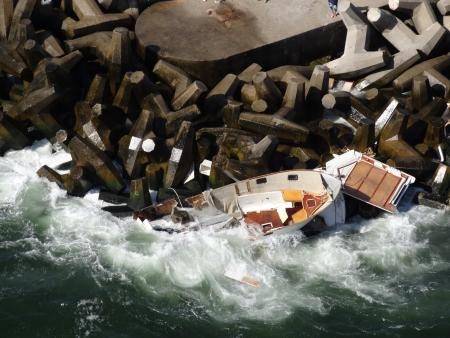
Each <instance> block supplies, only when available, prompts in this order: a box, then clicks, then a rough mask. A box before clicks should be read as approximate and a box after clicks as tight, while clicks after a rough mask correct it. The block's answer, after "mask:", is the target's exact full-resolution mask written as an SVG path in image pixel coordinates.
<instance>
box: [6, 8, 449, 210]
mask: <svg viewBox="0 0 450 338" xmlns="http://www.w3.org/2000/svg"><path fill="white" fill-rule="evenodd" d="M14 4H15V6H14ZM142 5H143V4H142V3H141V2H139V1H126V0H123V1H113V2H111V1H98V3H97V2H96V1H95V0H77V1H36V0H19V1H13V0H0V8H1V10H0V83H1V86H0V152H1V153H4V152H6V151H8V150H18V149H22V148H24V147H26V146H28V145H30V144H31V143H32V142H33V141H34V140H37V139H41V138H47V139H48V140H49V141H50V142H52V143H53V144H55V146H57V147H59V148H61V147H62V148H64V149H66V150H67V151H68V152H70V154H71V156H72V161H71V163H70V164H69V165H70V171H69V172H68V173H64V174H63V173H61V172H59V171H58V170H57V169H55V168H50V167H47V166H44V167H42V168H41V169H39V171H38V174H39V175H40V176H41V177H45V178H47V179H48V180H50V181H52V182H55V183H56V184H58V185H59V186H60V187H61V188H63V189H65V190H67V192H68V193H69V194H71V195H75V196H84V195H85V194H86V193H87V192H89V191H90V190H91V189H93V188H96V187H97V188H100V189H101V193H100V195H99V198H101V199H103V200H105V201H108V202H110V203H113V204H123V203H126V204H127V206H126V207H121V208H119V209H114V208H113V209H108V210H110V211H113V212H115V213H116V214H120V215H123V214H133V213H134V215H135V216H136V215H139V214H140V213H143V212H145V213H147V214H151V215H152V216H154V217H157V216H158V215H159V214H160V213H164V212H166V211H167V210H161V208H169V209H170V208H173V206H174V205H176V204H180V203H178V202H181V204H183V200H184V199H186V198H188V197H191V196H193V195H196V194H198V193H200V192H202V191H203V190H205V189H207V188H210V187H213V188H216V187H220V186H223V185H226V184H229V183H233V182H235V181H237V180H242V179H246V178H250V177H254V176H258V175H261V174H267V173H270V172H277V171H281V170H289V169H314V168H318V167H322V166H324V164H325V163H326V162H327V161H328V160H329V159H332V158H333V155H334V154H341V153H344V152H345V151H347V150H349V149H356V150H358V151H361V152H365V153H370V154H373V156H376V157H377V158H378V159H380V160H382V161H384V162H386V163H388V164H389V165H392V166H394V167H397V168H399V169H401V170H404V171H406V172H408V173H410V174H412V175H414V176H415V177H416V178H417V179H418V181H419V182H420V183H421V185H422V186H425V187H428V191H427V192H426V193H424V194H422V195H421V196H420V198H419V201H420V202H421V203H423V204H427V205H432V206H444V205H446V204H447V205H448V203H449V197H450V196H449V190H448V185H449V184H448V182H449V178H450V171H449V170H448V165H449V164H450V111H449V109H450V108H449V106H450V80H449V76H450V43H449V40H448V38H449V37H448V36H449V32H448V29H449V17H450V16H449V15H450V5H449V1H448V0H440V1H439V2H437V3H436V2H429V1H399V0H396V1H390V2H389V8H380V9H379V8H368V9H367V10H361V9H359V8H357V7H355V6H354V5H353V4H352V3H351V2H349V1H346V0H342V1H340V6H339V10H340V16H341V17H342V20H343V23H344V24H345V26H346V27H347V31H348V33H347V36H346V43H345V49H344V51H343V52H342V54H341V56H340V57H339V58H337V59H335V60H332V61H329V62H328V63H325V64H316V65H314V66H313V65H283V66H280V67H278V68H274V69H263V68H262V67H261V66H260V65H258V64H256V63H253V64H250V65H249V66H248V67H247V68H246V69H243V70H242V72H241V73H239V74H227V75H226V76H225V77H224V78H223V79H222V80H221V81H219V82H218V83H217V84H216V85H215V86H213V87H212V88H208V87H207V86H206V85H205V84H204V83H202V82H201V81H199V80H197V79H195V78H193V77H192V76H191V75H190V74H188V73H187V72H186V71H184V70H183V69H182V68H180V67H178V66H175V65H174V64H171V63H170V62H168V61H166V60H156V61H155V63H154V64H145V63H144V62H143V61H142V60H141V59H140V58H139V57H138V55H137V53H136V49H137V46H136V42H135V37H134V32H133V25H134V20H135V19H136V17H137V15H138V14H139V11H140V10H142ZM155 34H157V32H155ZM373 41H376V42H377V43H378V45H379V44H380V42H381V44H382V47H381V48H379V49H374V48H373V45H374V43H373ZM150 192H153V193H152V194H151V193H150ZM164 201H168V202H166V203H165V204H164V203H163V204H162V205H161V204H159V206H158V207H155V204H158V203H161V202H164ZM174 201H175V202H174Z"/></svg>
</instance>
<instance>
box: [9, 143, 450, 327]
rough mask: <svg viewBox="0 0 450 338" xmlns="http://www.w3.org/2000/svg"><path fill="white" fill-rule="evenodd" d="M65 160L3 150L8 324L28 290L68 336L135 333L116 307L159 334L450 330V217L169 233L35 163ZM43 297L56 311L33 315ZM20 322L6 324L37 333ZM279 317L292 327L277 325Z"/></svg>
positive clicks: (428, 213) (47, 153)
mask: <svg viewBox="0 0 450 338" xmlns="http://www.w3.org/2000/svg"><path fill="white" fill-rule="evenodd" d="M62 156H64V154H63V153H62V152H56V153H52V148H51V145H50V144H49V143H47V142H37V143H35V144H34V145H33V146H32V147H31V148H27V149H25V150H21V151H13V152H9V153H7V154H6V155H5V156H4V157H1V158H0V259H1V262H0V266H2V265H3V268H0V269H1V270H0V271H1V275H0V314H2V317H3V319H2V320H0V327H2V328H3V327H6V326H7V321H8V320H9V321H12V322H15V323H20V322H21V321H22V319H21V318H20V313H22V315H23V316H24V317H23V320H31V321H32V320H33V319H32V318H31V319H30V318H29V317H27V316H28V315H29V314H28V313H27V311H24V310H23V309H22V310H20V311H19V309H21V307H24V306H25V303H24V304H22V305H20V304H19V305H18V309H14V304H15V301H18V300H19V299H20V297H24V298H25V299H27V297H31V298H30V299H28V300H27V301H29V304H28V305H27V306H28V309H29V310H28V311H29V312H30V313H37V314H40V315H43V314H45V311H49V313H48V315H49V316H55V318H56V320H55V322H57V321H58V320H57V318H58V316H61V317H64V318H66V316H67V318H69V317H71V316H72V318H70V319H67V318H66V319H62V318H61V319H60V320H61V321H62V322H64V323H67V324H65V325H66V326H67V327H66V328H64V327H58V324H57V323H55V324H54V325H55V328H54V330H55V331H54V332H56V333H59V334H61V335H65V334H64V332H66V331H64V330H65V329H67V330H68V331H67V332H68V335H69V336H70V335H77V336H86V335H91V334H97V335H99V334H100V335H105V336H114V334H112V333H113V332H115V333H116V334H117V335H118V333H120V332H121V333H122V334H124V335H125V336H126V335H128V334H129V335H130V336H133V333H132V332H133V331H130V330H128V331H127V332H123V331H121V330H123V329H124V328H125V327H127V324H125V323H122V324H120V321H117V326H118V327H116V319H115V318H117V316H118V314H117V313H121V315H123V316H124V318H128V319H127V321H128V322H130V323H135V325H136V326H137V327H135V328H134V330H137V331H134V332H135V333H136V335H140V334H144V333H145V332H147V331H145V330H146V329H145V327H148V328H150V327H152V330H153V331H151V332H155V328H158V329H157V332H159V334H156V336H170V335H176V333H180V332H184V331H185V330H188V329H187V328H186V327H185V326H186V325H190V327H191V330H192V331H190V332H196V334H197V336H206V335H208V334H211V332H215V331H214V330H222V331H221V332H222V333H223V334H222V336H225V335H230V336H235V335H238V334H240V333H242V332H252V329H255V330H256V331H255V332H259V333H258V334H256V335H258V336H264V335H265V333H264V331H261V328H258V327H259V325H260V324H261V325H262V324H263V323H264V324H267V325H270V327H272V331H271V333H272V334H273V333H274V332H276V333H279V334H281V335H283V334H284V335H285V336H288V335H293V334H294V333H299V332H303V333H305V335H315V336H317V335H320V334H326V332H329V331H328V330H333V329H334V330H335V331H336V332H337V334H344V333H345V332H347V333H349V332H353V333H363V332H366V330H367V331H368V332H373V333H381V334H387V333H388V332H391V331H389V330H393V331H394V332H397V331H398V332H403V331H402V330H406V331H404V332H412V333H413V334H414V332H416V333H417V332H421V331H422V330H433V329H437V330H441V329H442V328H443V327H444V326H445V327H446V329H448V322H449V320H448V318H449V316H448V311H447V310H448V305H449V300H450V297H449V293H448V291H445V290H448V286H449V284H448V281H447V278H444V277H448V272H449V271H450V270H449V262H450V253H449V249H448V248H447V247H448V245H447V244H446V238H448V234H449V229H448V227H449V224H448V223H449V222H448V219H449V217H448V214H446V213H445V212H442V211H436V210H431V209H427V208H424V207H416V206H414V207H412V208H411V209H410V210H407V211H405V212H402V213H399V214H396V215H383V216H380V217H379V218H378V219H375V220H371V221H366V220H361V219H356V220H354V222H353V223H352V224H348V225H346V226H344V227H341V228H339V229H333V230H332V231H329V232H328V233H325V234H323V235H321V236H320V237H317V238H312V239H305V238H303V237H302V236H301V235H300V233H299V234H296V235H288V236H274V237H271V238H267V239H264V240H258V241H252V240H250V239H249V238H248V233H247V231H245V230H244V229H243V228H234V229H228V230H222V231H217V232H216V231H214V230H211V229H203V230H200V231H197V232H189V233H184V234H172V235H170V234H167V233H163V232H155V231H153V230H150V229H149V228H147V227H145V225H143V224H140V223H138V222H135V221H133V220H132V219H128V220H120V219H117V218H115V217H113V216H111V215H110V214H108V213H106V212H103V211H102V210H101V209H100V208H99V206H98V205H96V204H95V202H92V201H89V200H86V199H81V198H74V197H68V196H67V195H66V193H65V192H64V191H63V190H61V189H59V188H58V187H57V186H56V184H54V183H49V182H48V181H46V180H44V179H41V178H38V177H37V175H36V170H37V169H39V167H41V166H42V165H44V164H51V163H56V162H58V161H59V162H60V160H61V157H62ZM48 271H50V272H48ZM227 271H233V272H239V273H244V274H246V275H248V276H251V277H252V278H254V279H256V280H257V281H259V283H260V287H259V288H254V287H250V286H247V285H243V284H240V283H238V282H236V281H234V280H231V279H229V278H227V277H225V276H224V273H226V272H227ZM49 273H50V275H48V274H49ZM80 276H81V277H80ZM68 281H72V282H73V283H72V282H68ZM77 281H80V282H79V284H77ZM445 283H446V284H445ZM69 285H70V286H69ZM62 289H65V290H66V292H64V290H62ZM52 290H53V291H54V292H56V290H57V291H58V292H59V293H60V294H59V295H58V297H55V298H53V299H52V297H51V295H50V294H51V293H52V292H53V291H52ZM89 290H91V291H89ZM92 290H97V291H95V292H93V291H92ZM36 294H44V295H47V296H45V297H48V302H53V303H52V305H49V304H44V305H41V306H40V307H39V306H38V305H37V304H36V308H35V309H33V305H32V304H33V301H32V299H34V298H33V295H34V296H35V295H36ZM437 294H439V296H437ZM46 299H47V298H46ZM24 302H25V301H24ZM44 302H45V299H44ZM429 302H434V304H435V306H436V307H434V306H431V304H429ZM445 305H447V310H445V309H444V308H445ZM6 307H8V308H9V309H8V308H6ZM111 308H115V309H116V310H115V312H114V311H112V310H111ZM422 308H423V309H422ZM58 309H60V310H58ZM69 309H70V310H69ZM133 309H134V310H133ZM137 309H139V311H138V310H137ZM425 309H426V311H425ZM430 309H433V310H432V313H429V312H430V311H431V310H430ZM422 310H423V311H424V313H423V314H421V312H422ZM59 311H61V313H58V312H59ZM346 312H347V313H348V315H349V316H354V317H353V318H354V319H353V320H350V319H348V318H347V317H346V316H345V313H346ZM5 315H6V317H5ZM8 315H9V317H8ZM359 317H360V319H358V318H359ZM38 318H39V316H38ZM155 318H156V319H155ZM293 318H297V319H296V321H295V323H296V324H295V325H294V324H293V322H292V321H291V322H290V320H292V319H293ZM187 319H188V321H185V320H187ZM238 321H239V322H240V323H239V324H237V323H238ZM10 323H11V322H10ZM287 323H290V324H287ZM327 323H328V324H327ZM368 323H370V324H368ZM23 325H25V326H26V324H24V323H22V329H20V325H19V327H17V328H12V327H11V326H8V327H7V329H6V332H10V333H11V334H14V333H18V334H19V335H20V334H23V335H25V333H26V332H33V331H28V329H26V328H24V327H23ZM36 325H37V327H39V324H36ZM276 325H280V327H284V329H279V331H273V330H275V329H274V327H275V326H276ZM119 326H120V328H119ZM196 328H197V329H196ZM226 328H230V330H231V331H226ZM15 330H18V331H15ZM21 330H22V331H21ZM30 330H31V329H30ZM108 330H110V331H108ZM208 330H213V331H208ZM223 330H225V331H223ZM258 330H260V331H258ZM277 330H278V329H277ZM408 330H411V331H408ZM49 332H51V331H49ZM108 332H109V334H108ZM148 332H150V331H148ZM148 332H147V333H148ZM208 332H209V333H208ZM216 332H217V331H216ZM442 332H445V330H444V331H442ZM447 332H448V331H447Z"/></svg>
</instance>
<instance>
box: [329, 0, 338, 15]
mask: <svg viewBox="0 0 450 338" xmlns="http://www.w3.org/2000/svg"><path fill="white" fill-rule="evenodd" d="M337 5H338V0H328V7H330V10H331V18H335V17H336V16H337V15H338V11H337Z"/></svg>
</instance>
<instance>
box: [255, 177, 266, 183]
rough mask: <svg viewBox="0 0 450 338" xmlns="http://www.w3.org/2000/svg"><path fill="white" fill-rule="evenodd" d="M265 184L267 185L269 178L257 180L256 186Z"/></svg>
mask: <svg viewBox="0 0 450 338" xmlns="http://www.w3.org/2000/svg"><path fill="white" fill-rule="evenodd" d="M263 183H267V178H265V177H263V178H258V179H256V184H263Z"/></svg>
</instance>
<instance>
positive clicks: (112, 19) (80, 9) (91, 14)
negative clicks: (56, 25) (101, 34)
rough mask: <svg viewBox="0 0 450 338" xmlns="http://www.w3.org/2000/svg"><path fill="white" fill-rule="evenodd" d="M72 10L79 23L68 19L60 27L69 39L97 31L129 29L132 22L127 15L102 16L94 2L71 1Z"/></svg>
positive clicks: (83, 0) (87, 0) (89, 0)
mask: <svg viewBox="0 0 450 338" xmlns="http://www.w3.org/2000/svg"><path fill="white" fill-rule="evenodd" d="M72 10H73V11H74V12H75V14H76V15H77V17H78V19H79V21H75V20H73V19H72V18H70V17H68V18H67V19H65V20H64V22H63V25H62V30H63V31H64V32H65V33H66V35H67V36H69V37H71V38H73V37H79V36H83V35H86V34H90V33H94V32H98V31H110V30H112V29H114V28H116V27H130V26H131V24H132V22H133V21H132V19H131V16H129V15H128V14H124V13H112V14H103V12H102V11H101V9H100V7H99V6H98V5H97V2H95V0H76V1H72Z"/></svg>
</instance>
